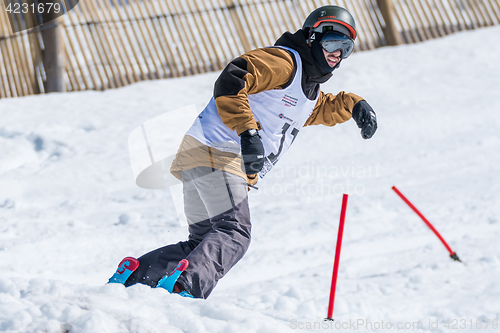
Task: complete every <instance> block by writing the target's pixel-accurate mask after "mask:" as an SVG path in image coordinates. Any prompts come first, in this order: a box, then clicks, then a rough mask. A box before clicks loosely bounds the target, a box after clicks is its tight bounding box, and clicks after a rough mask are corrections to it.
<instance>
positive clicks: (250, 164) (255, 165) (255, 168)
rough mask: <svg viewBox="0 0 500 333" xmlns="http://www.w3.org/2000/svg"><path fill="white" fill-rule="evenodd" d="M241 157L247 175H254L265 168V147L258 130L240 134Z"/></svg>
mask: <svg viewBox="0 0 500 333" xmlns="http://www.w3.org/2000/svg"><path fill="white" fill-rule="evenodd" d="M240 138H241V157H242V158H243V164H244V165H245V173H246V174H247V175H254V174H256V173H259V172H260V170H262V168H263V167H264V161H265V157H264V145H262V140H261V138H260V135H259V132H258V131H257V130H256V129H249V130H246V131H245V132H243V133H241V134H240Z"/></svg>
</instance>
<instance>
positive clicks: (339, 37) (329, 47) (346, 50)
mask: <svg viewBox="0 0 500 333" xmlns="http://www.w3.org/2000/svg"><path fill="white" fill-rule="evenodd" d="M319 43H320V45H321V47H322V48H323V49H324V50H325V51H326V52H328V53H332V52H335V51H338V50H340V51H341V52H342V59H346V58H347V57H349V56H350V55H351V53H352V51H353V50H354V41H353V40H352V39H351V38H349V37H347V36H346V35H344V34H341V33H339V32H333V31H330V32H327V33H326V35H325V36H324V37H323V39H321V41H320V42H319Z"/></svg>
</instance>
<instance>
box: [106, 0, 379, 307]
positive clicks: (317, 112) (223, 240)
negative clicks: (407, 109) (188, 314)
mask: <svg viewBox="0 0 500 333" xmlns="http://www.w3.org/2000/svg"><path fill="white" fill-rule="evenodd" d="M355 39H356V26H355V22H354V18H353V17H352V16H351V14H350V13H349V12H348V11H347V10H346V9H344V8H342V7H338V6H332V5H328V6H322V7H320V8H318V9H316V10H314V11H313V12H312V13H311V14H310V15H309V16H308V17H307V19H306V20H305V22H304V25H303V27H302V29H299V30H298V31H297V32H295V33H290V32H285V33H284V34H283V35H282V36H281V37H280V38H279V39H278V40H277V41H276V43H275V45H274V46H272V47H265V48H260V49H256V50H253V51H250V52H247V53H245V54H243V55H242V56H240V57H238V58H236V59H234V60H233V61H231V62H230V63H229V64H228V65H227V66H226V68H225V69H224V70H223V71H222V73H221V74H220V76H219V78H218V79H217V81H216V82H215V86H214V95H213V98H212V99H211V100H210V102H209V103H208V105H207V106H206V107H205V109H204V110H203V111H202V112H201V113H200V115H199V116H198V117H197V118H196V120H195V121H194V123H193V125H192V127H191V128H190V129H189V130H188V132H187V133H186V135H185V136H184V138H183V141H182V143H181V145H180V147H179V150H178V152H177V155H176V158H175V160H174V162H173V163H172V166H171V169H170V172H171V173H172V174H173V175H174V176H176V177H177V178H179V179H180V180H182V182H183V188H184V190H183V191H184V211H185V214H186V217H187V220H188V223H189V238H188V240H187V241H181V242H179V243H177V244H172V245H168V246H165V247H162V248H159V249H156V250H154V251H152V252H149V253H147V254H145V255H143V256H142V257H140V258H138V259H135V258H131V257H127V258H125V259H124V260H122V262H121V263H120V265H119V268H118V270H117V272H116V273H115V275H114V276H113V277H112V278H111V279H110V282H118V283H123V284H124V285H125V286H130V285H133V284H135V283H142V284H146V285H149V286H151V287H163V288H165V289H167V290H168V291H169V292H171V293H179V294H181V295H182V296H188V297H194V298H207V297H208V296H209V295H210V293H211V292H212V290H213V288H214V287H215V285H216V284H217V281H218V280H219V279H221V278H222V277H223V276H224V275H225V274H226V273H227V272H228V271H229V270H230V269H231V267H233V266H234V265H235V264H236V263H237V262H238V261H239V260H240V259H241V258H242V257H243V255H244V254H245V252H246V250H247V248H248V246H249V244H250V230H251V223H250V211H249V206H248V190H249V188H250V187H254V186H255V184H256V183H257V181H258V179H259V178H262V177H264V176H265V175H266V174H267V173H268V172H269V171H270V170H271V168H272V167H273V166H274V165H275V164H276V163H277V161H278V160H279V158H280V157H281V155H282V154H283V153H285V152H286V150H287V149H288V148H289V147H290V145H291V144H292V143H293V141H294V140H295V138H296V137H297V135H298V133H299V131H300V129H301V128H302V127H304V126H311V125H319V124H322V125H326V126H334V125H336V124H339V123H343V122H346V121H347V120H349V119H351V118H353V119H354V120H355V122H356V124H357V125H358V127H359V128H360V129H361V135H362V137H363V138H364V139H369V138H371V137H372V135H373V134H374V133H375V131H376V129H377V120H376V115H375V112H374V111H373V110H372V108H371V107H370V105H369V104H368V103H367V102H366V101H365V100H364V99H363V98H361V97H359V96H357V95H355V94H352V93H345V92H340V93H338V94H336V95H333V94H331V93H323V92H322V91H320V84H321V83H324V82H326V81H327V80H328V79H330V77H331V76H332V72H333V71H334V70H335V69H337V68H339V66H340V64H341V62H342V61H343V60H344V59H347V58H348V57H349V55H350V54H351V53H352V51H353V47H354V40H355Z"/></svg>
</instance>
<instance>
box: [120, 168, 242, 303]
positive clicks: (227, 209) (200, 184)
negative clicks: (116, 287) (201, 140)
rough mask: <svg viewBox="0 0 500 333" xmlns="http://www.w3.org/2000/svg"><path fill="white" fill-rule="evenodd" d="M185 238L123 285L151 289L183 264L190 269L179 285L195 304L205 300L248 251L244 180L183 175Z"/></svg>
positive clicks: (215, 173) (153, 255)
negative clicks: (193, 299)
mask: <svg viewBox="0 0 500 333" xmlns="http://www.w3.org/2000/svg"><path fill="white" fill-rule="evenodd" d="M182 181H183V192H184V211H185V214H186V217H187V220H188V224H189V238H188V240H187V241H182V242H179V243H177V244H172V245H167V246H165V247H162V248H159V249H156V250H154V251H151V252H149V253H147V254H145V255H143V256H142V257H140V258H139V262H140V264H139V267H138V268H137V269H136V270H135V271H134V272H133V273H132V275H131V276H130V278H129V279H128V280H127V282H126V283H125V286H130V285H132V284H135V283H143V284H146V285H149V286H151V287H156V285H157V283H158V281H159V280H160V279H161V278H162V277H163V276H164V275H165V274H168V273H170V272H171V271H172V270H173V269H174V268H175V267H176V266H177V264H178V263H179V261H180V260H182V259H184V258H185V259H187V260H188V261H189V267H188V268H187V269H186V270H185V271H184V272H183V273H182V274H181V276H180V277H179V279H178V280H177V282H179V283H180V284H181V285H182V286H183V287H184V288H185V289H186V291H187V292H189V293H190V294H191V295H193V296H194V297H195V298H207V297H208V295H210V293H211V292H212V290H213V288H214V287H215V285H216V284H217V281H218V280H219V279H220V278H222V277H223V276H224V275H225V274H226V273H227V272H228V271H229V270H230V269H231V267H233V266H234V265H235V264H236V263H237V262H238V261H239V260H240V259H241V258H242V257H243V255H244V254H245V252H246V251H247V249H248V246H249V245H250V230H251V224H250V211H249V207H248V196H247V193H248V190H247V184H246V182H245V180H244V179H243V178H241V177H239V176H236V175H233V174H231V173H228V172H225V171H222V170H214V169H212V168H207V167H197V168H193V169H190V170H186V171H182Z"/></svg>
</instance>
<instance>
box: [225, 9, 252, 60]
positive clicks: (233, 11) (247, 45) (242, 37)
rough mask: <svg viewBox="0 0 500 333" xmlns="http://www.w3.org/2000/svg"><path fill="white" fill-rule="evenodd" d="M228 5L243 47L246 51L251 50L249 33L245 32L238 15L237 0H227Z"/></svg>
mask: <svg viewBox="0 0 500 333" xmlns="http://www.w3.org/2000/svg"><path fill="white" fill-rule="evenodd" d="M226 6H227V9H228V10H229V13H230V15H231V18H232V19H233V24H234V26H235V28H236V32H237V35H238V37H240V41H241V43H242V44H243V49H244V50H245V52H248V51H250V50H251V46H250V42H249V41H248V38H247V35H246V34H245V29H244V28H243V24H242V23H241V20H240V18H239V17H238V12H237V11H236V3H235V0H226Z"/></svg>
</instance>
